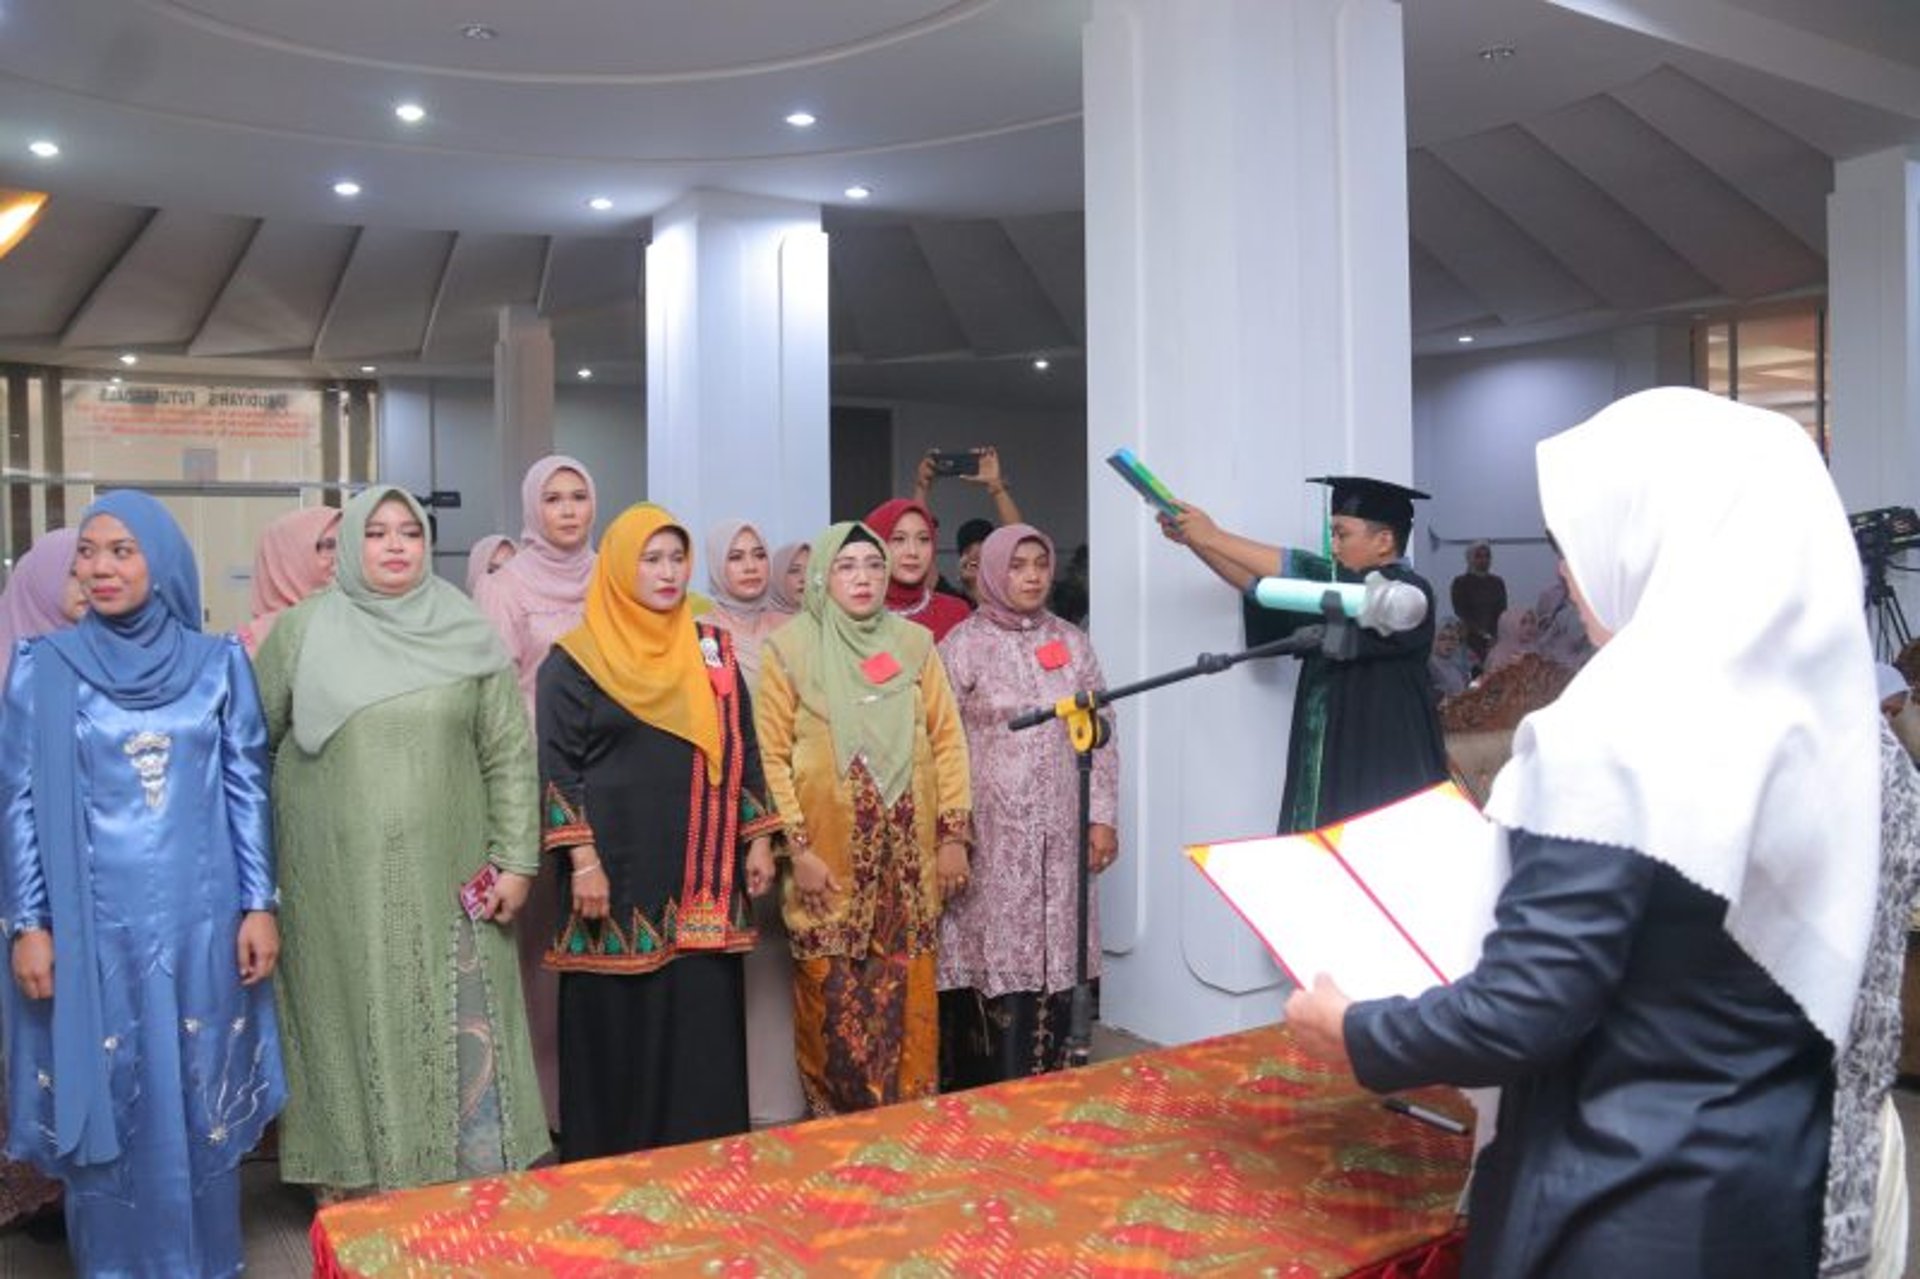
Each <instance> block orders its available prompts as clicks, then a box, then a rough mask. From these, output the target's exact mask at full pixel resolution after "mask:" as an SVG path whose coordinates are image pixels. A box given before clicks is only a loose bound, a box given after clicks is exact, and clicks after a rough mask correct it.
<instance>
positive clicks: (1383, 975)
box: [1187, 782, 1508, 999]
mask: <svg viewBox="0 0 1920 1279" xmlns="http://www.w3.org/2000/svg"><path fill="white" fill-rule="evenodd" d="M1187 856H1188V857H1189V858H1191V859H1192V860H1193V864H1194V865H1195V866H1198V867H1199V868H1200V872H1201V874H1203V875H1205V876H1206V877H1207V879H1208V881H1209V882H1211V883H1212V884H1213V886H1214V887H1215V888H1217V889H1219V890H1220V892H1221V894H1222V895H1223V896H1224V897H1225V898H1226V899H1227V902H1228V904H1229V905H1231V906H1232V907H1233V908H1234V910H1236V911H1237V912H1239V914H1240V917H1241V918H1242V919H1244V920H1246V921H1247V923H1248V924H1250V925H1252V927H1253V930H1254V932H1256V933H1258V934H1259V935H1260V940H1261V941H1263V942H1265V943H1266V946H1267V950H1268V951H1269V952H1271V953H1272V955H1273V958H1274V960H1275V961H1276V962H1277V963H1278V964H1279V965H1280V967H1282V968H1283V969H1285V970H1286V972H1287V974H1288V975H1289V976H1290V977H1292V978H1293V980H1294V981H1295V982H1296V983H1298V984H1300V985H1303V986H1305V985H1311V984H1312V982H1313V978H1314V975H1315V974H1316V973H1326V974H1327V975H1328V976H1329V977H1332V978H1333V980H1334V981H1335V982H1337V983H1338V984H1339V986H1340V988H1341V990H1343V991H1345V992H1346V993H1347V994H1348V995H1349V996H1350V997H1352V998H1354V999H1378V998H1382V997H1384V996H1387V995H1406V996H1409V997H1411V996H1414V995H1418V994H1419V993H1420V992H1421V991H1423V990H1426V989H1428V988H1429V987H1432V986H1437V985H1441V984H1443V983H1449V982H1452V981H1454V980H1455V979H1456V978H1458V977H1460V976H1461V975H1462V974H1464V973H1466V972H1468V971H1470V970H1471V969H1472V968H1473V966H1474V964H1476V963H1478V962H1479V959H1480V944H1481V942H1482V941H1484V940H1485V938H1486V935H1487V933H1488V931H1489V930H1491V929H1492V927H1493V905H1494V902H1495V900H1496V899H1497V898H1498V897H1499V895H1500V887H1501V885H1502V884H1504V883H1505V882H1506V878H1507V868H1508V863H1507V845H1506V837H1505V835H1504V834H1502V832H1501V831H1500V828H1499V827H1497V826H1495V825H1494V824H1493V823H1492V822H1490V821H1488V820H1487V819H1486V818H1485V817H1483V816H1482V815H1481V814H1480V810H1479V809H1477V808H1475V807H1474V805H1473V802H1472V801H1471V800H1469V799H1467V797H1466V796H1465V795H1463V794H1461V793H1460V790H1459V788H1458V787H1456V786H1454V785H1453V783H1451V782H1443V783H1441V784H1440V785H1438V786H1434V787H1431V788H1429V789H1427V790H1423V791H1420V792H1417V793H1416V794H1413V795H1410V796H1408V797H1407V798H1406V799H1403V800H1400V801H1399V802H1398V803H1395V804H1390V805H1388V806H1387V807H1385V808H1380V809H1375V810H1374V811H1373V812H1370V813H1366V814H1363V815H1362V816H1359V817H1355V818H1351V819H1349V820H1348V821H1345V822H1340V823H1337V824H1335V825H1332V826H1326V827H1322V828H1321V829H1319V830H1316V831H1310V832H1307V833H1304V834H1299V835H1274V836H1269V837H1267V838H1264V839H1237V840H1229V841H1227V842H1225V843H1218V844H1195V845H1192V846H1190V847H1189V848H1188V849H1187Z"/></svg>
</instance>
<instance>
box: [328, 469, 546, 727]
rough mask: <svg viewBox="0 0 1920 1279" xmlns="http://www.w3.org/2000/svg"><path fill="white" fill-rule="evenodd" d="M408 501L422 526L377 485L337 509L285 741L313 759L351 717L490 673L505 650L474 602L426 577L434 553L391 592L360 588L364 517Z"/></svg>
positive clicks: (401, 492) (392, 492)
mask: <svg viewBox="0 0 1920 1279" xmlns="http://www.w3.org/2000/svg"><path fill="white" fill-rule="evenodd" d="M391 497H397V498H400V499H401V500H402V501H404V502H405V503H406V504H407V508H408V509H409V510H411V511H412V512H413V515H414V518H415V519H417V520H419V521H420V527H421V528H422V529H429V528H431V527H432V526H431V525H430V524H428V522H427V513H426V512H425V511H424V510H422V509H421V508H420V503H419V502H417V501H415V500H414V498H413V495H412V494H410V493H408V492H407V491H406V490H405V489H400V488H395V487H393V486H392V485H382V486H377V487H374V488H369V489H366V490H364V491H362V492H360V493H358V494H355V495H354V497H353V498H352V499H350V500H349V501H348V502H347V504H346V506H345V508H344V509H343V510H342V511H341V513H340V559H339V566H338V567H337V568H336V569H335V571H334V586H333V589H332V590H328V591H323V592H322V593H320V594H319V595H318V596H316V597H314V599H313V602H312V603H311V604H310V605H306V606H305V607H310V608H312V609H313V621H312V622H311V623H309V624H308V626H307V633H306V637H305V639H304V640H303V641H302V643H301V646H300V656H299V658H298V660H297V662H296V663H295V666H294V672H293V739H294V741H296V742H298V743H299V745H300V749H301V750H303V751H305V752H307V754H309V755H318V754H319V753H320V751H321V749H322V748H324V747H325V746H326V744H327V742H328V740H329V739H331V738H332V737H333V735H334V734H335V733H336V732H338V731H339V730H340V727H341V725H343V724H345V723H346V722H347V721H348V720H349V719H351V718H352V717H353V715H354V714H355V712H357V711H360V710H363V709H365V708H366V707H368V706H371V705H373V704H374V703H376V702H384V701H388V700H390V699H392V698H395V697H400V696H403V695H404V694H407V693H415V692H419V691H420V690H421V689H424V688H434V687H437V686H439V685H441V684H452V683H455V682H457V681H459V680H463V679H472V678H477V677H479V676H482V675H491V674H492V673H493V672H495V671H499V670H504V669H506V667H507V666H508V664H509V663H508V659H507V651H506V649H505V648H503V647H502V646H501V644H500V639H499V636H497V635H496V634H495V633H494V630H493V627H492V625H490V624H489V623H488V621H487V619H486V618H485V617H483V616H482V615H481V613H480V610H479V609H477V608H475V607H474V606H473V601H471V600H469V599H468V598H467V597H466V596H465V595H463V594H462V593H461V592H460V590H459V588H458V587H456V586H454V585H453V584H452V583H450V582H444V581H442V580H440V578H438V577H436V576H435V575H434V572H433V547H432V543H431V541H429V543H428V545H427V553H426V555H425V556H423V557H422V559H421V562H420V577H419V580H417V581H416V582H414V584H413V585H412V586H411V587H409V588H407V590H406V591H405V592H404V593H403V594H400V595H382V594H380V593H379V592H378V591H376V590H374V589H373V587H371V586H370V585H368V583H367V575H366V569H365V567H364V566H363V565H362V563H361V558H360V557H361V552H362V548H363V547H364V546H365V545H366V539H367V521H368V520H369V519H370V518H371V517H372V515H373V512H374V509H375V508H376V507H378V506H379V505H380V504H381V503H382V502H384V501H386V500H387V499H388V498H391Z"/></svg>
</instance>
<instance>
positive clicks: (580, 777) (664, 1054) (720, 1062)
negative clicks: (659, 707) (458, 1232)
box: [535, 625, 780, 1161]
mask: <svg viewBox="0 0 1920 1279" xmlns="http://www.w3.org/2000/svg"><path fill="white" fill-rule="evenodd" d="M699 632H700V636H701V639H702V643H703V647H704V648H705V649H706V651H707V652H709V653H710V654H716V655H717V656H716V657H715V659H714V661H715V666H714V669H715V672H716V679H715V698H716V704H717V706H718V709H719V712H720V728H721V734H722V759H721V767H720V776H719V779H718V781H717V782H716V781H713V780H711V779H710V777H709V773H708V769H707V763H706V760H705V758H704V757H703V756H702V755H701V753H700V752H699V751H698V750H697V749H695V748H694V746H693V745H692V744H691V743H689V742H688V741H686V740H685V739H684V738H681V737H677V736H674V735H673V734H670V733H667V732H665V731H663V730H661V729H659V728H656V727H655V726H653V725H651V724H648V723H646V722H644V721H642V720H640V719H637V718H635V717H634V715H633V714H632V713H631V712H629V711H628V710H627V709H626V708H625V707H623V706H621V705H620V704H619V703H617V702H615V701H614V700H613V699H612V698H610V697H609V696H607V694H606V693H605V692H604V691H602V690H601V689H600V687H599V686H598V685H596V684H595V683H594V682H593V680H592V679H591V678H590V677H589V676H588V675H587V673H586V672H585V671H584V670H583V669H581V667H580V665H579V664H578V663H577V662H576V661H575V660H574V659H573V657H572V656H571V655H570V654H569V653H567V652H566V651H565V650H564V649H562V648H557V647H556V648H555V649H554V650H553V652H552V653H551V654H550V655H549V656H548V657H547V659H546V661H545V662H544V663H543V664H542V665H541V668H540V677H539V694H538V698H537V700H536V703H535V704H536V705H537V707H538V714H539V729H540V778H541V794H542V805H541V810H542V826H543V843H544V847H545V849H546V852H547V855H549V856H552V857H554V858H556V861H557V865H558V869H559V871H560V875H559V888H560V893H561V899H560V901H561V907H560V915H561V918H563V919H564V920H565V921H566V922H565V924H564V926H563V927H562V929H561V931H560V934H559V935H558V936H557V937H556V938H555V939H554V941H553V944H552V945H551V946H550V947H549V948H548V950H547V954H546V960H545V962H546V966H547V967H548V968H552V969H556V970H558V971H559V973H560V974H561V977H560V1096H561V1133H562V1138H561V1156H562V1158H563V1159H566V1160H569V1161H571V1160H576V1159H590V1158H597V1157H599V1156H602V1155H612V1154H621V1153H625V1152H627V1151H632V1150H642V1149H651V1148H654V1147H659V1146H670V1145H677V1144H679V1143H681V1142H687V1141H698V1140H703V1139H708V1138H713V1137H720V1136H726V1135H729V1134H732V1133H738V1132H744V1131H746V1129H747V1126H748V1113H747V1060H746V1026H745V995H744V985H743V968H742V960H741V957H742V956H743V955H744V954H745V953H746V952H747V951H749V950H751V949H752V948H753V943H754V936H755V934H754V930H753V925H752V916H751V914H750V913H749V911H748V909H747V901H746V895H745V891H744V889H745V874H744V870H743V861H744V853H745V849H746V847H747V845H748V843H749V842H750V841H751V840H752V839H753V838H754V837H756V836H758V835H762V834H771V833H773V832H775V831H777V830H778V829H779V828H780V819H779V817H778V816H777V815H776V814H775V813H774V812H773V811H772V810H771V808H770V807H769V805H768V804H767V803H766V801H765V800H764V798H763V797H764V795H765V794H766V790H765V785H764V782H763V780H762V776H761V771H760V753H759V750H758V748H757V747H756V745H755V742H754V733H753V710H752V705H751V703H750V701H749V699H748V694H747V687H746V681H745V680H744V679H743V678H741V677H740V674H739V669H738V664H737V662H736V660H735V656H734V652H733V645H732V641H731V638H730V637H729V636H728V635H727V633H726V632H725V631H723V630H719V629H717V628H713V627H708V626H705V625H701V626H700V627H699ZM585 843H591V844H592V845H593V846H594V848H595V850H596V851H597V852H598V854H599V858H600V864H601V866H602V867H603V868H604V869H605V871H606V874H607V878H608V891H609V911H608V916H607V918H605V919H602V920H586V919H582V918H581V917H580V916H579V914H578V912H576V911H574V910H573V905H572V903H573V886H572V863H571V860H570V858H569V856H568V850H570V849H571V848H572V847H574V846H575V845H578V844H585Z"/></svg>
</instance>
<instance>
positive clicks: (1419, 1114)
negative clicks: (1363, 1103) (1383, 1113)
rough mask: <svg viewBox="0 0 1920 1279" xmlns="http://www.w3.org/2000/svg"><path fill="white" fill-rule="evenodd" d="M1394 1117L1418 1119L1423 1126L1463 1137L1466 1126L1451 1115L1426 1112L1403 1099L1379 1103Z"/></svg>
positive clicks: (1394, 1098) (1398, 1098)
mask: <svg viewBox="0 0 1920 1279" xmlns="http://www.w3.org/2000/svg"><path fill="white" fill-rule="evenodd" d="M1380 1104H1381V1105H1383V1106H1385V1107H1386V1108H1387V1109H1388V1110H1391V1111H1392V1112H1393V1113H1394V1114H1396V1115H1405V1116H1406V1117H1407V1118H1409V1119H1418V1120H1419V1121H1420V1122H1421V1123H1423V1124H1432V1125H1433V1126H1434V1127H1435V1128H1438V1129H1440V1130H1441V1131H1442V1132H1450V1133H1456V1134H1460V1135H1465V1133H1466V1131H1467V1126H1466V1125H1465V1124H1463V1123H1461V1122H1460V1121H1459V1120H1458V1119H1455V1118H1454V1117H1453V1116H1451V1115H1443V1114H1441V1113H1440V1112H1439V1111H1437V1110H1428V1109H1427V1108H1426V1107H1425V1106H1416V1105H1414V1104H1413V1103H1412V1102H1410V1101H1408V1100H1407V1099H1406V1098H1404V1097H1388V1098H1386V1099H1385V1100H1384V1101H1382V1102H1381V1103H1380Z"/></svg>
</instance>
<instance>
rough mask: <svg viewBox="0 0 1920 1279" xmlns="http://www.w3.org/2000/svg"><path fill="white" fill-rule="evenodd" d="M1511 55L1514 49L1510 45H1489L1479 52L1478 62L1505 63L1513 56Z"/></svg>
mask: <svg viewBox="0 0 1920 1279" xmlns="http://www.w3.org/2000/svg"><path fill="white" fill-rule="evenodd" d="M1513 53H1514V49H1513V46H1512V45H1510V44H1490V45H1488V46H1487V47H1486V48H1484V49H1482V50H1480V61H1482V62H1505V61H1506V60H1507V59H1509V58H1511V57H1512V56H1513Z"/></svg>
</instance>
